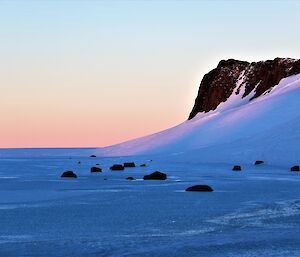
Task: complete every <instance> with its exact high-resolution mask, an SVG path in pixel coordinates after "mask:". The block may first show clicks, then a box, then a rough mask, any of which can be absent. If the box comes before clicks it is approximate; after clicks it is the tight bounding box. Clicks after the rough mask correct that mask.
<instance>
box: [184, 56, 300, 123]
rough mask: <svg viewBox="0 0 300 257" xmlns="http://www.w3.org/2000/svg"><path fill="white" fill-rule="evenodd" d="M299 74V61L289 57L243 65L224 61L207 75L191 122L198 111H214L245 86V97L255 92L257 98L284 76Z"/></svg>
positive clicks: (232, 60) (242, 62)
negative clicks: (238, 84) (238, 82)
mask: <svg viewBox="0 0 300 257" xmlns="http://www.w3.org/2000/svg"><path fill="white" fill-rule="evenodd" d="M298 73H300V60H296V59H289V58H276V59H274V60H268V61H261V62H252V63H249V62H244V61H238V60H234V59H229V60H222V61H220V62H219V64H218V66H217V68H215V69H213V70H212V71H210V72H209V73H207V74H206V75H204V77H203V79H202V81H201V84H200V87H199V91H198V96H197V98H196V100H195V104H194V107H193V109H192V111H191V113H190V115H189V118H188V119H192V118H194V117H195V116H196V114H197V113H199V112H209V111H211V110H215V109H216V108H217V107H218V105H219V104H220V103H222V102H225V101H226V100H227V99H228V97H229V96H230V95H231V94H232V93H233V91H234V89H235V88H236V87H237V81H238V80H240V82H241V84H240V86H239V88H237V89H236V91H235V93H236V94H238V92H239V89H240V87H241V86H242V85H245V92H244V94H243V96H242V97H245V96H247V95H249V93H250V92H252V91H253V90H254V96H253V97H252V98H251V99H250V100H252V99H254V98H257V97H259V96H261V95H263V94H265V93H268V92H269V91H270V90H271V89H272V87H273V86H275V85H277V84H278V83H279V81H280V80H281V79H283V78H285V77H289V76H292V75H295V74H298Z"/></svg>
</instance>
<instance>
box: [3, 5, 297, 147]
mask: <svg viewBox="0 0 300 257" xmlns="http://www.w3.org/2000/svg"><path fill="white" fill-rule="evenodd" d="M299 10H300V2H297V1H284V2H280V1H240V2H239V1H41V2H38V1H1V2H0V22H1V33H0V37H1V38H0V40H1V43H0V55H1V62H0V63H1V64H0V87H1V94H0V98H1V99H0V113H1V126H0V135H1V140H0V147H100V146H105V145H110V144H114V143H119V142H122V141H125V140H128V139H132V138H137V137H140V136H144V135H147V134H150V133H154V132H157V131H160V130H163V129H166V128H169V127H171V126H174V125H177V124H178V123H181V122H183V121H185V120H186V119H187V117H188V115H189V112H190V111H191V109H192V106H193V104H194V99H195V97H196V95H197V91H198V87H199V84H200V81H201V79H202V77H203V75H204V74H205V73H207V72H209V71H210V70H211V69H213V68H214V67H216V66H217V64H218V62H219V61H220V60H221V59H229V58H234V59H240V60H246V61H259V60H266V59H274V58H275V57H291V58H300V46H299V42H300V41H299V40H300V35H299V33H298V26H299V24H300V17H299V15H298V12H299Z"/></svg>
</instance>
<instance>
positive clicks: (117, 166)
mask: <svg viewBox="0 0 300 257" xmlns="http://www.w3.org/2000/svg"><path fill="white" fill-rule="evenodd" d="M109 169H110V170H124V166H123V165H122V164H114V165H113V166H111V167H110V168H109Z"/></svg>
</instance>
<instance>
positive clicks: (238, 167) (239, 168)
mask: <svg viewBox="0 0 300 257" xmlns="http://www.w3.org/2000/svg"><path fill="white" fill-rule="evenodd" d="M232 170H236V171H239V170H242V168H241V166H239V165H235V166H233V168H232Z"/></svg>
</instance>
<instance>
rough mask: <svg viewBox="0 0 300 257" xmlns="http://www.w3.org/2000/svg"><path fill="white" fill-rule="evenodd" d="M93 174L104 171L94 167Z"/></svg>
mask: <svg viewBox="0 0 300 257" xmlns="http://www.w3.org/2000/svg"><path fill="white" fill-rule="evenodd" d="M91 172H102V169H101V168H98V167H92V168H91Z"/></svg>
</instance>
